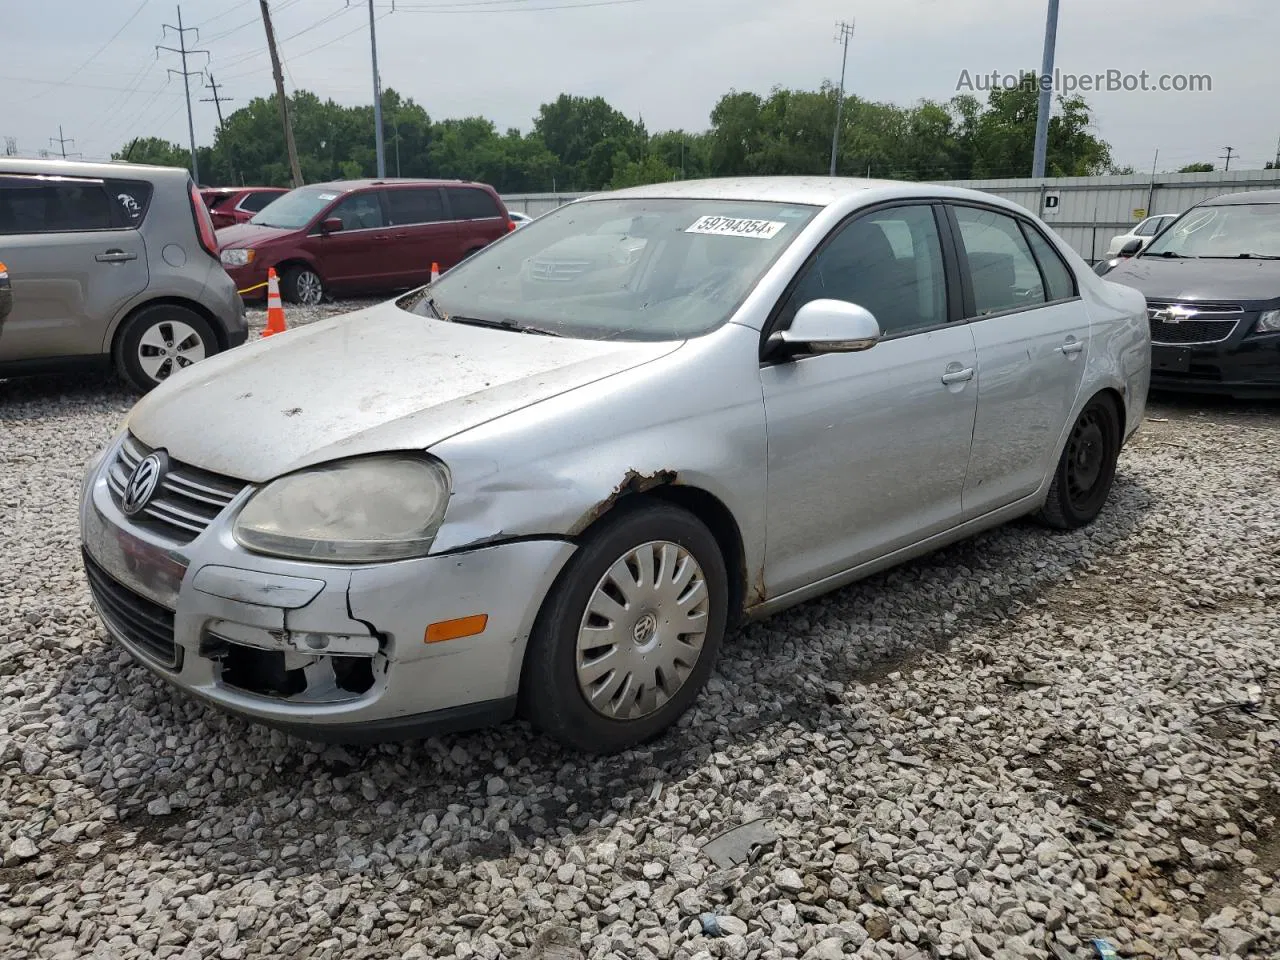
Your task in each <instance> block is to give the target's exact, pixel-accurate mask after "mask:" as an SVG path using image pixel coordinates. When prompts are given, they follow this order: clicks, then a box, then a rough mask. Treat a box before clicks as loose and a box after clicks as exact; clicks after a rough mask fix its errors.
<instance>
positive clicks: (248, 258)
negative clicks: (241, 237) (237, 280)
mask: <svg viewBox="0 0 1280 960" xmlns="http://www.w3.org/2000/svg"><path fill="white" fill-rule="evenodd" d="M254 253H255V251H253V250H223V251H222V252H221V253H220V254H218V259H219V260H221V261H222V262H223V263H225V264H226V265H227V266H228V267H243V266H246V265H248V264H250V263H253V257H254Z"/></svg>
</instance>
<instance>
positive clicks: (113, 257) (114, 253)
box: [93, 248, 138, 263]
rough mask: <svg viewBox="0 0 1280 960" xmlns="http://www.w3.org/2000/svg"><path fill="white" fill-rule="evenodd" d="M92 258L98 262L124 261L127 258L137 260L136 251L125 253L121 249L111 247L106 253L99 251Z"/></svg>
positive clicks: (127, 259) (126, 260)
mask: <svg viewBox="0 0 1280 960" xmlns="http://www.w3.org/2000/svg"><path fill="white" fill-rule="evenodd" d="M93 259H95V260H97V261H98V262H99V263H126V262H128V261H129V260H137V259H138V255H137V254H136V253H125V252H124V251H123V250H120V249H116V248H113V249H111V250H108V251H107V252H106V253H100V254H98V255H97V256H96V257H94V258H93Z"/></svg>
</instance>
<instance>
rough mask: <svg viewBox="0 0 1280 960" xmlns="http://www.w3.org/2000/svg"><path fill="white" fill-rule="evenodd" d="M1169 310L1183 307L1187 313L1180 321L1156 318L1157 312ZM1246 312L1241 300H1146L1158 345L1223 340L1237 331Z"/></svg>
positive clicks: (1154, 339)
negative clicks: (1212, 301)
mask: <svg viewBox="0 0 1280 960" xmlns="http://www.w3.org/2000/svg"><path fill="white" fill-rule="evenodd" d="M1169 309H1174V310H1182V311H1185V312H1186V313H1187V314H1188V315H1187V316H1186V318H1185V319H1178V320H1170V319H1167V318H1163V317H1161V318H1157V316H1156V315H1157V314H1159V313H1162V312H1164V311H1167V310H1169ZM1193 311H1194V312H1193ZM1243 313H1244V308H1243V307H1242V306H1240V304H1238V303H1176V302H1171V301H1162V300H1148V301H1147V320H1148V322H1149V323H1150V324H1151V342H1152V343H1159V344H1180V345H1185V344H1201V343H1221V342H1222V341H1224V340H1226V339H1228V338H1229V337H1230V336H1231V334H1232V333H1234V332H1235V329H1236V325H1237V324H1238V323H1239V322H1240V319H1241V316H1242V314H1243Z"/></svg>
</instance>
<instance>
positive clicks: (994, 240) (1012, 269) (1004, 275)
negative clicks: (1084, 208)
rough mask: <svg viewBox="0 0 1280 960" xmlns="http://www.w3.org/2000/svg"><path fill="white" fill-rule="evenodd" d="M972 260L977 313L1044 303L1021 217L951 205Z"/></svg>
mask: <svg viewBox="0 0 1280 960" xmlns="http://www.w3.org/2000/svg"><path fill="white" fill-rule="evenodd" d="M952 210H953V211H954V213H955V218H956V223H957V225H958V226H959V227H960V242H961V244H962V245H963V247H964V253H965V257H966V259H967V260H968V263H969V278H970V281H971V285H972V288H973V301H974V308H975V316H979V317H981V316H986V315H987V314H989V313H1000V312H1001V311H1004V310H1017V309H1022V308H1026V307H1032V306H1036V305H1038V304H1041V303H1044V302H1045V299H1046V296H1045V290H1044V281H1043V280H1042V279H1041V277H1040V269H1039V267H1037V265H1036V260H1035V258H1034V257H1033V256H1032V255H1031V248H1030V247H1028V246H1027V241H1026V238H1025V237H1023V235H1022V231H1021V229H1019V227H1018V221H1017V220H1015V219H1014V218H1013V217H1010V216H1007V215H1005V214H1003V213H996V212H995V211H993V210H984V209H980V208H978V207H964V206H959V205H955V206H953V207H952Z"/></svg>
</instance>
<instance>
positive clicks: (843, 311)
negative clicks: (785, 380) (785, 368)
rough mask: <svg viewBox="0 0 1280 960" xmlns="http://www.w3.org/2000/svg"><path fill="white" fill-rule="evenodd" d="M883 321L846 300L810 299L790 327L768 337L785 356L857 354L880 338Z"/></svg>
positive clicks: (868, 348) (798, 312) (867, 348)
mask: <svg viewBox="0 0 1280 960" xmlns="http://www.w3.org/2000/svg"><path fill="white" fill-rule="evenodd" d="M880 336H881V333H880V324H879V322H878V321H877V320H876V318H875V317H874V316H872V315H871V311H870V310H867V309H866V308H865V307H860V306H858V305H857V304H856V303H849V302H848V301H845V300H810V301H809V302H808V303H806V304H805V305H804V306H803V307H801V308H800V309H799V310H797V311H796V315H795V318H794V319H793V320H792V321H791V326H790V327H788V328H787V329H786V330H779V331H778V332H777V333H775V334H773V336H771V337H770V338H769V342H770V344H771V345H772V346H773V347H774V348H775V349H777V350H779V351H780V352H781V353H783V354H784V355H786V356H795V355H797V354H814V353H857V352H858V351H861V350H870V349H871V348H872V347H874V346H875V345H876V344H877V343H878V342H879V341H880Z"/></svg>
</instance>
